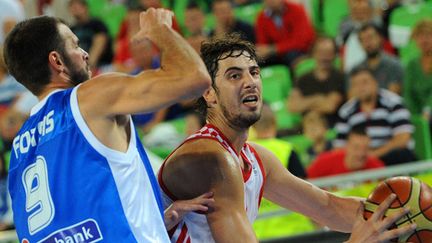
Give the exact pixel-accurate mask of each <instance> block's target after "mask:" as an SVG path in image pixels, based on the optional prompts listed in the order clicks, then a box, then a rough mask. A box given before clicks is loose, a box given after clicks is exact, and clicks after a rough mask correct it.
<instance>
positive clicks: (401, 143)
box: [371, 132, 411, 157]
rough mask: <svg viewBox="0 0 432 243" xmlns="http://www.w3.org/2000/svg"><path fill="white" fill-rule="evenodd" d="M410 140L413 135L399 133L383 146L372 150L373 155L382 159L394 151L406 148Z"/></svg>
mask: <svg viewBox="0 0 432 243" xmlns="http://www.w3.org/2000/svg"><path fill="white" fill-rule="evenodd" d="M410 139H411V134H410V133H409V132H404V133H399V134H397V135H395V136H394V137H393V138H392V139H391V140H390V141H388V142H387V143H386V144H384V145H383V146H381V147H379V148H377V149H374V150H372V152H371V154H372V155H374V156H376V157H380V156H383V155H385V154H386V153H388V152H390V151H392V150H394V149H400V148H406V147H407V145H408V142H409V141H410Z"/></svg>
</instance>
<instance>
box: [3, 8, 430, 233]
mask: <svg viewBox="0 0 432 243" xmlns="http://www.w3.org/2000/svg"><path fill="white" fill-rule="evenodd" d="M333 1H334V2H333ZM331 2H332V4H333V5H335V6H336V8H341V9H346V13H344V15H343V16H341V17H340V18H339V19H337V21H333V22H332V21H331V20H330V19H328V18H329V17H328V16H329V14H328V13H327V12H328V7H327V6H325V5H326V4H328V5H330V1H324V0H308V1H294V0H291V1H289V0H288V1H287V0H262V1H257V0H249V1H248V0H178V1H177V0H176V1H172V0H171V1H170V0H87V1H86V0H37V1H31V0H1V1H0V45H2V44H3V42H4V39H5V36H6V35H7V33H8V32H9V31H10V30H11V29H12V28H13V26H14V25H15V24H16V23H17V22H19V21H21V20H23V19H25V18H29V17H32V16H36V15H42V14H48V15H54V16H57V17H61V18H62V19H63V20H64V21H65V22H66V23H67V24H69V25H70V26H71V29H72V31H73V32H74V33H75V34H76V35H77V37H78V38H79V40H80V46H81V48H83V49H84V50H85V51H87V52H88V53H89V56H90V58H89V65H90V67H91V69H92V73H93V75H100V74H102V73H105V72H109V71H119V72H125V73H129V74H131V75H135V74H137V73H139V72H140V71H142V70H148V69H156V68H160V61H159V59H160V57H159V52H158V50H157V48H156V47H155V46H154V45H153V44H152V43H151V42H150V41H148V42H139V43H137V42H133V41H132V40H131V37H132V36H133V35H134V34H135V33H136V32H137V31H138V30H139V13H140V12H141V11H143V10H145V9H147V8H150V7H155V8H159V7H164V8H169V9H172V10H173V11H174V12H175V16H174V18H173V28H174V29H175V30H176V31H178V32H179V33H180V34H181V35H183V36H184V37H185V38H186V39H187V40H188V42H189V43H190V44H191V45H192V46H193V47H194V48H195V50H196V51H198V52H199V48H200V43H201V42H202V41H204V40H206V39H208V38H211V37H218V36H223V35H224V34H226V33H233V32H236V33H239V34H240V35H241V36H242V37H243V38H244V39H246V40H248V41H250V42H252V43H254V44H255V45H256V49H257V55H258V57H259V59H260V62H261V63H260V65H261V67H262V69H268V70H271V69H272V68H273V67H275V66H278V67H280V66H282V67H283V68H284V69H286V72H287V73H289V75H288V79H287V80H283V81H284V82H289V84H286V85H289V86H290V87H291V88H290V89H289V91H288V92H286V94H284V101H283V105H282V107H283V108H282V111H276V109H275V107H274V106H273V105H272V104H270V103H271V101H267V100H264V102H266V103H267V104H266V105H265V106H264V108H263V114H262V119H261V121H259V122H258V123H257V124H255V126H254V127H253V129H251V134H250V139H251V140H253V141H255V142H256V143H259V144H261V145H263V146H265V147H267V148H269V149H270V150H272V151H273V152H274V153H275V154H276V156H278V158H279V159H280V160H281V162H282V163H284V165H285V167H286V168H287V169H289V170H290V171H291V172H292V173H293V174H294V175H296V176H299V177H303V178H316V177H322V176H329V175H337V174H342V173H347V172H352V171H357V170H363V169H374V168H381V167H385V166H391V165H395V164H401V163H412V162H415V161H418V160H421V159H429V158H425V157H424V155H423V154H419V153H418V152H417V150H416V149H415V148H416V147H415V146H416V145H415V140H416V137H414V133H415V129H416V127H417V126H418V124H427V126H429V127H430V126H431V121H432V119H431V108H432V17H431V16H432V1H420V0H419V1H398V0H343V1H335V0H332V1H331ZM336 2H337V3H338V4H340V5H337V4H335V3H336ZM415 7H417V8H420V9H417V11H420V12H421V11H426V14H425V16H426V17H425V18H419V19H417V20H416V21H411V23H410V24H409V25H407V26H405V27H406V28H405V29H401V28H396V27H395V26H393V25H392V24H393V22H394V21H396V20H398V19H396V17H394V14H395V13H396V12H398V11H399V12H401V9H404V8H415ZM246 10H249V11H251V13H249V14H245V11H246ZM334 11H335V12H337V11H336V9H334ZM427 13H429V19H428V17H427V16H428V14H427ZM245 16H247V17H245ZM392 16H393V18H392ZM336 17H337V16H336ZM336 17H335V18H336ZM329 26H330V27H329ZM1 49H2V48H1ZM0 53H1V52H0ZM2 57H3V55H2V54H1V58H0V138H1V143H0V160H1V163H0V230H1V229H7V228H10V227H12V221H11V217H10V212H9V210H8V207H7V203H8V202H7V194H6V193H7V190H6V188H7V187H6V177H7V167H8V156H9V153H10V150H11V146H12V140H13V138H14V135H15V133H16V132H17V131H18V130H19V128H20V126H21V124H22V123H23V121H24V120H25V119H26V117H27V116H28V114H29V110H30V109H31V107H32V106H33V105H34V104H35V103H36V102H37V100H36V99H35V97H33V96H32V95H31V94H30V93H29V92H28V91H26V90H25V88H24V87H23V86H21V85H20V84H18V83H17V82H16V81H15V80H14V78H13V77H12V76H10V75H9V74H8V71H7V69H6V66H5V64H4V62H3V58H2ZM23 71H25V70H23ZM184 72H188V70H184ZM107 85H109V84H107ZM263 87H264V89H265V87H266V83H265V80H263ZM167 88H169V87H167ZM279 110H280V108H279ZM281 112H283V113H284V115H285V116H292V117H299V119H298V121H297V122H294V123H293V124H290V125H289V126H288V125H287V124H278V123H277V116H278V115H279V114H280V113H281ZM133 119H134V122H135V123H136V124H137V125H138V126H139V127H140V131H139V132H140V135H141V136H143V137H145V139H144V141H145V146H146V147H147V148H148V149H149V151H153V152H154V153H155V154H156V155H159V158H158V157H157V156H155V157H154V159H152V162H153V165H154V168H155V169H157V167H158V164H159V163H160V161H161V160H162V159H163V158H164V156H166V155H167V153H168V152H169V151H170V150H171V149H173V148H174V147H175V146H177V145H178V144H179V143H180V142H181V140H182V139H183V138H184V137H185V136H187V135H190V134H192V133H194V132H195V131H196V130H197V129H199V128H200V127H201V126H202V125H203V124H205V119H204V118H203V117H202V116H201V115H200V114H198V113H196V112H195V111H194V101H193V100H191V101H187V102H184V103H180V104H175V105H173V106H171V107H169V108H167V109H164V110H160V111H158V112H155V113H152V114H138V115H134V116H133ZM429 132H430V129H427V130H426V133H429ZM426 133H425V134H423V136H425V137H427V138H429V139H430V134H426ZM290 138H295V139H290ZM305 141H306V142H305ZM429 145H430V143H429ZM426 149H429V150H432V148H426ZM167 151H168V152H167Z"/></svg>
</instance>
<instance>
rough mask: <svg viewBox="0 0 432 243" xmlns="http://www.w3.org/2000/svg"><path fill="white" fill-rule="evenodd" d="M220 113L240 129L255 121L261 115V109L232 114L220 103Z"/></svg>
mask: <svg viewBox="0 0 432 243" xmlns="http://www.w3.org/2000/svg"><path fill="white" fill-rule="evenodd" d="M221 109H222V113H223V115H224V116H225V118H226V119H227V120H228V122H229V124H231V126H234V127H236V128H241V129H247V128H249V127H251V126H252V125H253V124H255V122H257V121H258V120H259V119H260V117H261V110H260V111H259V112H258V113H255V112H250V114H242V113H239V114H237V115H236V114H233V113H232V112H231V111H230V110H229V109H228V108H227V107H226V106H224V105H222V104H221Z"/></svg>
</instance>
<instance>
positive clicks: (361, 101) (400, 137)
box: [333, 67, 416, 165]
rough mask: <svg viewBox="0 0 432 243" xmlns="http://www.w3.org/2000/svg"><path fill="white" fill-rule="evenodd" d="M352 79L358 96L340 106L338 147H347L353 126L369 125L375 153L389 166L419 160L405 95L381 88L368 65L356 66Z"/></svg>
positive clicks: (371, 152)
mask: <svg viewBox="0 0 432 243" xmlns="http://www.w3.org/2000/svg"><path fill="white" fill-rule="evenodd" d="M350 81H351V89H352V90H353V92H354V94H355V98H353V99H351V100H349V101H348V102H346V103H345V104H344V105H343V106H342V107H341V108H340V109H339V112H338V116H339V121H338V122H337V124H336V131H337V137H336V139H335V140H334V143H333V145H334V147H343V146H345V144H346V139H347V137H348V133H349V131H350V130H351V128H352V127H353V126H365V127H366V132H367V134H368V136H369V137H370V139H371V143H370V147H371V149H370V154H371V155H373V156H375V157H378V158H380V159H381V160H382V161H384V162H385V164H386V165H394V164H400V163H405V162H412V161H415V160H416V158H415V156H414V154H413V151H412V149H413V141H412V139H411V136H412V133H413V132H414V127H413V125H412V124H411V123H410V113H409V111H408V110H407V109H406V108H405V107H404V106H403V105H402V99H401V97H399V96H398V95H396V94H395V93H393V92H390V91H387V90H384V89H379V88H378V82H377V80H376V79H375V78H374V76H373V74H372V71H371V70H369V69H367V68H362V67H357V68H355V69H353V71H352V72H351V74H350Z"/></svg>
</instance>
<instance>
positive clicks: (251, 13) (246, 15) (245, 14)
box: [234, 3, 263, 25]
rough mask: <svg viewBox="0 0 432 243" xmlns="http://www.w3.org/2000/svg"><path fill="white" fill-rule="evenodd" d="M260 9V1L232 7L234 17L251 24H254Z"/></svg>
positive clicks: (261, 5)
mask: <svg viewBox="0 0 432 243" xmlns="http://www.w3.org/2000/svg"><path fill="white" fill-rule="evenodd" d="M262 9H263V4H262V3H253V4H249V5H246V6H240V7H236V8H235V9H234V15H235V16H236V18H238V19H240V20H242V21H244V22H247V23H249V24H251V25H254V24H255V21H256V19H257V17H258V14H259V12H260V11H261V10H262Z"/></svg>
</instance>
